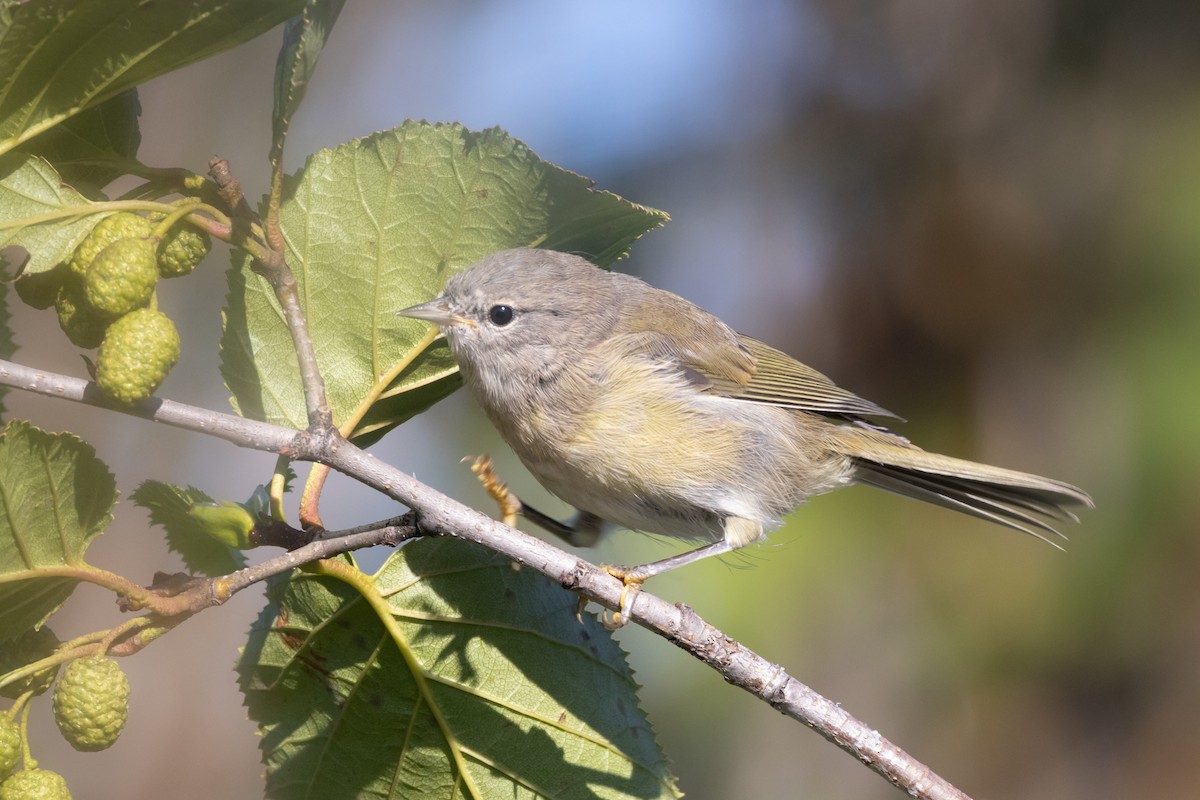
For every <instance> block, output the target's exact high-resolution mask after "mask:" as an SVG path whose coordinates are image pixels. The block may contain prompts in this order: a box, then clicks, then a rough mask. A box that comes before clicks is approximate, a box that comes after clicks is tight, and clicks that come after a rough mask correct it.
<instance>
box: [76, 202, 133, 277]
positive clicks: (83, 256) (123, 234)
mask: <svg viewBox="0 0 1200 800" xmlns="http://www.w3.org/2000/svg"><path fill="white" fill-rule="evenodd" d="M153 232H154V226H153V224H152V223H151V222H150V220H148V219H146V218H145V217H143V216H141V215H140V214H133V213H130V212H128V211H122V212H120V213H117V214H113V215H112V216H108V217H105V218H104V219H102V220H100V221H99V222H98V223H96V227H94V228H92V232H91V233H89V234H88V235H87V238H86V239H84V240H83V241H82V242H80V243H79V247H77V248H75V254H74V255H73V256H71V271H72V272H74V273H75V274H76V275H78V276H79V277H81V278H82V277H83V276H84V275H86V274H87V271H88V267H90V266H92V262H93V261H95V260H96V256H98V255H100V251H101V250H103V249H104V248H106V247H108V246H109V245H110V244H112V243H113V242H115V241H117V240H118V239H140V238H143V237H146V236H149V235H150V234H151V233H153Z"/></svg>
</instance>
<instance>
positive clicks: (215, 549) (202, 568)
mask: <svg viewBox="0 0 1200 800" xmlns="http://www.w3.org/2000/svg"><path fill="white" fill-rule="evenodd" d="M129 499H131V500H133V502H134V503H136V504H138V505H139V506H141V507H142V508H145V509H147V510H148V511H149V512H150V521H151V522H152V523H154V524H155V525H161V526H162V528H163V529H164V530H165V531H166V532H167V545H168V546H169V547H170V548H171V549H172V550H174V551H175V552H177V553H179V554H180V555H181V556H183V563H184V564H186V565H187V568H188V570H189V571H191V572H197V573H200V574H202V575H208V576H210V577H215V576H218V575H228V574H229V573H230V572H234V571H236V570H239V569H242V568H243V567H245V566H246V557H245V556H244V555H242V553H241V552H240V551H238V550H237V549H235V548H234V547H231V546H230V545H229V544H228V543H226V542H224V541H221V538H222V537H223V536H226V535H228V534H227V532H226V531H224V530H222V529H220V528H217V527H215V525H217V524H219V523H217V522H215V521H214V520H212V519H211V516H212V515H210V514H204V513H201V514H197V513H196V511H197V510H198V509H201V510H203V509H219V508H220V506H219V505H218V504H217V503H216V501H214V500H213V499H212V498H211V497H209V496H208V495H207V494H205V493H204V492H202V491H200V490H199V489H197V488H196V487H194V486H189V487H187V488H186V489H185V488H183V487H181V486H174V485H172V484H169V483H163V482H162V481H143V482H142V485H141V486H139V487H138V488H137V489H136V490H134V492H133V493H132V494H131V495H129ZM243 513H244V509H243ZM235 533H236V531H235Z"/></svg>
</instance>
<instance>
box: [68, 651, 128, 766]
mask: <svg viewBox="0 0 1200 800" xmlns="http://www.w3.org/2000/svg"><path fill="white" fill-rule="evenodd" d="M53 700H54V702H53V705H54V721H55V722H56V723H58V730H59V731H60V732H61V733H62V735H63V738H64V739H66V740H67V742H68V743H69V744H70V745H71V747H74V748H75V749H76V750H80V751H82V752H85V753H94V752H96V751H99V750H107V749H108V748H110V747H112V746H113V744H114V743H115V742H116V741H117V739H118V737H120V735H121V731H123V730H125V722H126V721H127V720H128V719H129V679H128V678H126V677H125V671H124V670H122V669H121V665H120V664H118V663H117V662H116V661H114V660H113V659H111V658H106V657H103V656H93V657H90V658H79V659H76V660H74V661H72V662H71V663H69V664H67V666H66V668H65V669H63V672H62V675H61V676H60V677H59V679H58V682H57V683H55V684H54V698H53Z"/></svg>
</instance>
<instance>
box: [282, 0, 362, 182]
mask: <svg viewBox="0 0 1200 800" xmlns="http://www.w3.org/2000/svg"><path fill="white" fill-rule="evenodd" d="M345 4H346V0H308V2H306V3H305V4H304V11H303V12H302V13H301V14H300V15H298V16H295V17H292V18H291V19H289V20H288V21H287V23H286V24H285V25H284V28H283V46H282V47H281V48H280V49H279V59H278V61H277V62H276V64H275V108H274V114H273V116H272V125H271V129H272V134H271V166H272V167H273V168H274V169H282V168H283V166H282V164H280V163H279V162H280V157H281V156H282V154H283V141H284V139H285V138H287V131H288V126H290V125H291V123H292V116H293V115H294V114H295V113H296V109H298V108H299V107H300V102H301V101H302V100H303V99H304V92H305V90H306V89H307V88H308V81H309V80H310V79H311V78H312V74H313V71H314V70H316V68H317V60H318V59H319V58H320V57H321V51H322V50H323V49H324V48H325V41H326V39H328V38H329V33H330V31H332V30H333V24H334V22H336V21H337V18H338V14H340V13H341V11H342V6H344V5H345Z"/></svg>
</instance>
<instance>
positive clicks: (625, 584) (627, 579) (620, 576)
mask: <svg viewBox="0 0 1200 800" xmlns="http://www.w3.org/2000/svg"><path fill="white" fill-rule="evenodd" d="M603 568H604V571H605V572H607V573H608V574H609V575H612V576H613V577H614V578H616V579H617V580H619V581H620V582H621V584H622V585H621V599H620V602H619V603H618V605H619V607H620V610H618V611H616V612H615V613H614V612H610V611H609V610H608V609H604V610H603V611H601V612H600V624H601V625H603V626H604V627H605V628H607V629H608V630H610V631H615V630H617V629H619V628H623V627H625V625H626V623H628V622H629V619H630V616H629V615H630V611H632V609H633V601H634V600H635V599H636V598H637V596H638V593H639V592H640V591H642V583H643V582H645V580H646V577H645V576H643V575H639V574H637V573H636V572H634V571H632V570H630V569H629V568H627V567H617V566H612V565H609V564H605V565H604V567H603Z"/></svg>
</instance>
